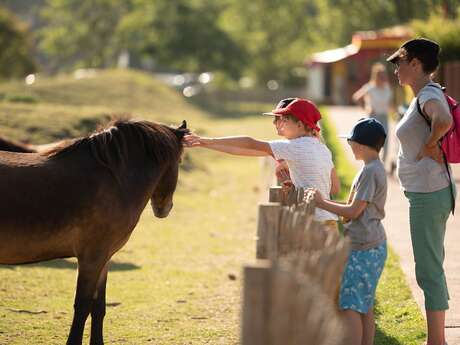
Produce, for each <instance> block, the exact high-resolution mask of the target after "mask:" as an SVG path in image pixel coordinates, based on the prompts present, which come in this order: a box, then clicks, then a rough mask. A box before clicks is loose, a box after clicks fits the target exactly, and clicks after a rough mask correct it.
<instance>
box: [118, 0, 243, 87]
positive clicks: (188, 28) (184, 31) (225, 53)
mask: <svg viewBox="0 0 460 345" xmlns="http://www.w3.org/2000/svg"><path fill="white" fill-rule="evenodd" d="M135 5H136V6H134V8H133V11H131V12H130V13H129V15H128V16H126V17H125V18H124V21H123V24H122V30H121V32H122V36H124V39H123V42H127V44H131V48H132V49H135V50H137V51H139V52H140V53H141V54H144V55H147V56H150V57H152V58H154V59H155V60H156V61H157V62H158V63H160V64H163V65H169V66H170V67H172V68H176V69H181V70H186V71H190V72H200V71H209V70H211V71H213V70H220V71H224V72H226V73H227V74H229V75H230V76H232V77H234V78H236V77H238V76H239V74H240V72H241V70H242V69H243V67H244V65H245V63H246V60H245V52H244V50H243V49H242V48H241V46H240V45H239V44H237V43H236V42H235V41H234V40H233V39H232V38H231V37H230V35H229V34H228V33H227V32H226V31H224V30H223V29H222V28H220V27H219V18H220V16H221V11H222V7H221V6H219V2H217V3H216V2H215V1H190V0H175V1H170V0H156V1H155V2H152V1H150V0H138V1H136V3H135ZM128 42H134V44H133V43H128Z"/></svg>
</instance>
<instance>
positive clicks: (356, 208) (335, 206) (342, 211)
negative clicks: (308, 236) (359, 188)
mask: <svg viewBox="0 0 460 345" xmlns="http://www.w3.org/2000/svg"><path fill="white" fill-rule="evenodd" d="M308 192H313V193H314V198H315V202H316V207H319V208H321V209H323V210H326V211H329V212H332V213H335V214H337V215H339V216H342V217H345V218H347V219H356V218H358V217H359V216H361V214H362V213H363V212H364V209H365V208H366V207H367V201H363V200H358V199H356V198H353V201H352V202H351V203H350V204H341V203H338V202H335V201H332V200H326V199H324V198H323V196H322V195H321V193H320V192H318V191H317V190H315V189H309V190H308Z"/></svg>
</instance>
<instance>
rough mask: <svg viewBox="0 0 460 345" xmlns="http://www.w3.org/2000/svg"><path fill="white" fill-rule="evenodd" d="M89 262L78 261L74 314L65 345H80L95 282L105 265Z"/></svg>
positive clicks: (94, 290) (94, 289) (103, 263)
mask: <svg viewBox="0 0 460 345" xmlns="http://www.w3.org/2000/svg"><path fill="white" fill-rule="evenodd" d="M106 262H107V261H104V262H99V263H98V262H94V261H91V260H88V261H86V260H85V261H82V260H80V259H79V260H78V278H77V291H76V293H75V302H74V314H73V321H72V327H71V328H70V333H69V338H68V339H67V345H81V343H82V339H83V331H84V329H85V322H86V319H87V318H88V315H89V313H90V312H91V307H92V303H93V299H94V294H95V292H96V286H97V282H98V280H99V277H100V274H101V271H102V269H103V267H104V265H105V264H106Z"/></svg>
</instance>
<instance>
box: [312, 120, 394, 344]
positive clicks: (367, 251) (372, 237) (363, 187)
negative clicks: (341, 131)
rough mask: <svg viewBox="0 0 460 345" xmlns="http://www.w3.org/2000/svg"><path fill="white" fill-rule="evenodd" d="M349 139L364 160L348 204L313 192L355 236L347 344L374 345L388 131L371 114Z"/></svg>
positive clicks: (347, 279) (344, 288)
mask: <svg viewBox="0 0 460 345" xmlns="http://www.w3.org/2000/svg"><path fill="white" fill-rule="evenodd" d="M346 138H347V141H348V143H349V144H350V146H351V149H352V151H353V154H354V156H355V158H356V159H357V160H361V161H363V162H364V165H363V167H362V169H361V170H360V171H359V173H358V174H357V175H356V177H355V179H354V181H353V185H352V187H351V191H350V196H349V198H348V203H347V204H341V203H338V202H335V201H331V200H327V199H324V198H323V196H322V195H321V194H320V193H319V192H318V191H316V190H314V189H313V190H314V191H315V193H314V195H315V201H316V206H317V207H318V208H321V209H324V210H327V211H329V212H332V213H335V214H337V215H339V216H342V217H344V219H345V224H344V228H345V235H346V236H348V237H349V238H350V240H351V252H350V254H349V257H348V260H347V263H346V266H345V270H344V273H343V276H342V281H341V284H340V295H339V307H340V309H341V311H342V313H343V316H344V319H345V321H346V323H347V326H348V327H347V328H348V330H349V335H348V336H349V340H348V341H347V344H349V345H372V344H373V343H374V335H375V320H374V312H373V305H374V299H375V290H376V288H377V283H378V281H379V278H380V275H381V273H382V270H383V267H384V265H385V261H386V257H387V244H386V235H385V229H384V228H383V225H382V222H381V220H382V219H383V218H384V216H385V211H384V206H385V201H386V196H387V181H386V174H385V168H384V166H383V163H382V161H381V160H380V158H379V152H380V149H381V148H382V147H383V145H384V143H385V138H386V133H385V129H384V128H383V126H382V124H381V123H380V122H379V121H377V120H375V119H374V118H366V119H361V120H359V121H358V122H357V123H356V124H355V126H354V127H353V129H352V131H351V133H350V134H349V135H348V136H347V137H346ZM309 191H311V190H309Z"/></svg>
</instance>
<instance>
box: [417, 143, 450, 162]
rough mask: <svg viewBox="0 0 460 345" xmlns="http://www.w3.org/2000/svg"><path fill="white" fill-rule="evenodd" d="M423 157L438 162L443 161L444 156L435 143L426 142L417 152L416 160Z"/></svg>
mask: <svg viewBox="0 0 460 345" xmlns="http://www.w3.org/2000/svg"><path fill="white" fill-rule="evenodd" d="M424 157H429V158H431V159H433V160H435V161H436V162H438V163H439V164H443V163H444V158H443V154H442V151H441V148H440V147H439V145H438V144H437V143H436V144H434V145H428V144H426V145H424V146H423V147H422V149H421V150H420V152H419V154H418V155H417V160H421V159H422V158H424Z"/></svg>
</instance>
